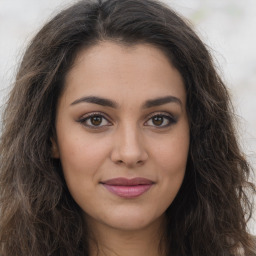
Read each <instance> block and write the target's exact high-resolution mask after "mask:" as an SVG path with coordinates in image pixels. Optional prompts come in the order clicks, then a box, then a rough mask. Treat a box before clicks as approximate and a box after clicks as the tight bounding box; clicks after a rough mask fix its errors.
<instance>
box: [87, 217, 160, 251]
mask: <svg viewBox="0 0 256 256" xmlns="http://www.w3.org/2000/svg"><path fill="white" fill-rule="evenodd" d="M90 226H92V225H91V224H90ZM89 230H92V229H90V228H89ZM90 233H91V234H92V235H91V239H90V241H89V247H90V256H130V255H133V256H141V255H147V256H160V255H161V256H162V255H165V253H163V252H164V249H165V248H164V247H165V246H164V245H163V241H162V238H163V237H164V220H163V218H161V219H158V220H157V221H155V223H151V224H150V226H147V227H144V228H142V229H140V230H119V229H115V228H112V227H109V226H106V225H104V224H99V223H97V224H96V225H95V223H94V224H93V232H90Z"/></svg>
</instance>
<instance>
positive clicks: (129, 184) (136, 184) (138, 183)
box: [101, 177, 155, 198]
mask: <svg viewBox="0 0 256 256" xmlns="http://www.w3.org/2000/svg"><path fill="white" fill-rule="evenodd" d="M101 184H102V185H103V186H104V187H105V188H106V189H107V190H108V191H109V192H111V193H113V194H115V195H117V196H119V197H123V198H135V197H139V196H141V195H142V194H144V193H146V192H147V191H148V190H149V189H150V188H151V187H152V186H153V185H154V184H155V183H154V182H153V181H152V180H148V179H145V178H140V177H138V178H133V179H126V178H115V179H110V180H106V181H103V182H101Z"/></svg>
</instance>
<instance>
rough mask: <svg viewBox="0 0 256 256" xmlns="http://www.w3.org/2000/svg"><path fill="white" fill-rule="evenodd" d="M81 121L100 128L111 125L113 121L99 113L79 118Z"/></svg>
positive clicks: (88, 125)
mask: <svg viewBox="0 0 256 256" xmlns="http://www.w3.org/2000/svg"><path fill="white" fill-rule="evenodd" d="M79 123H81V124H82V125H84V126H86V127H88V128H92V129H97V128H98V129H100V128H103V127H105V126H110V125H111V123H110V122H109V121H108V120H107V119H106V118H105V117H104V116H103V115H101V114H97V113H95V114H89V115H87V116H86V117H83V118H82V119H80V120H79Z"/></svg>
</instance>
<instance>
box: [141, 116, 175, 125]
mask: <svg viewBox="0 0 256 256" xmlns="http://www.w3.org/2000/svg"><path fill="white" fill-rule="evenodd" d="M176 122H177V120H176V119H175V118H174V117H173V116H172V115H170V114H156V115H153V116H152V117H151V118H150V119H148V121H147V122H146V123H145V125H146V126H152V127H155V128H165V127H169V126H171V125H172V124H175V123H176Z"/></svg>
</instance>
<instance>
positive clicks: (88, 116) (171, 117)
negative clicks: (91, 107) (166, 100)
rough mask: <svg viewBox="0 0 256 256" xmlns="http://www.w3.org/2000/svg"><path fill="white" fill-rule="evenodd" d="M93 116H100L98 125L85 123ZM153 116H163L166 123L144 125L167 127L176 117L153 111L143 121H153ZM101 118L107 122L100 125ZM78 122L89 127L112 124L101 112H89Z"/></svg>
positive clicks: (102, 126)
mask: <svg viewBox="0 0 256 256" xmlns="http://www.w3.org/2000/svg"><path fill="white" fill-rule="evenodd" d="M93 117H100V118H101V122H100V124H99V125H93V124H87V123H86V122H87V121H90V122H91V121H92V119H91V118H93ZM154 117H160V118H163V120H164V121H163V122H167V124H165V125H163V126H162V125H159V126H158V125H146V126H152V127H154V128H156V129H161V128H166V127H169V126H171V125H173V124H175V123H177V118H175V117H174V116H173V115H171V114H169V113H166V112H164V113H162V112H158V113H153V114H152V115H150V116H149V119H148V120H147V121H146V122H145V123H147V122H149V121H150V120H151V122H153V121H152V118H154ZM102 120H106V121H107V122H108V124H104V125H102V122H103V121H102ZM78 122H79V123H81V124H82V125H84V126H86V127H88V128H90V129H102V128H104V127H106V126H111V125H112V123H111V122H110V121H109V118H108V117H106V116H105V115H104V114H103V113H101V112H93V113H90V114H88V115H86V116H84V117H82V118H81V119H79V120H78Z"/></svg>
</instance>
